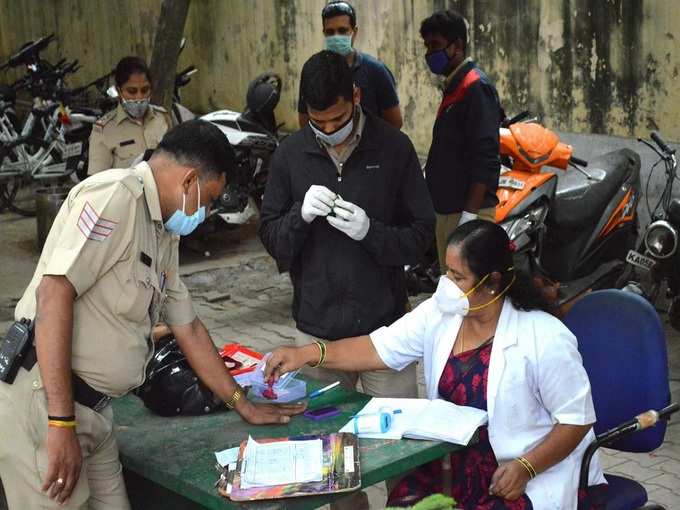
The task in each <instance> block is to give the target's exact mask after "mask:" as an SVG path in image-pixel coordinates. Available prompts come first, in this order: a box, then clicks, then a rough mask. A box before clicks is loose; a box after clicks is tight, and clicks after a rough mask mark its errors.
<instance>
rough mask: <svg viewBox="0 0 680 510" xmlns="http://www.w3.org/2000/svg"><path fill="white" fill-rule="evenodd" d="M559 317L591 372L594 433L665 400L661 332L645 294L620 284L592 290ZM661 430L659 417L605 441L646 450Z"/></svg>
mask: <svg viewBox="0 0 680 510" xmlns="http://www.w3.org/2000/svg"><path fill="white" fill-rule="evenodd" d="M564 323H565V324H566V325H567V327H568V328H569V329H570V330H571V331H572V333H574V335H575V336H576V338H577V339H578V345H579V351H580V352H581V356H582V357H583V365H584V367H585V369H586V372H587V373H588V376H589V378H590V385H591V387H592V393H593V401H594V405H595V414H596V415H597V423H596V424H595V433H596V434H601V433H602V432H605V431H606V430H609V429H611V428H613V427H615V426H617V425H620V424H621V423H623V422H625V421H628V420H630V419H631V418H633V417H634V416H636V415H637V414H640V413H642V412H644V411H647V410H649V409H657V410H658V409H661V408H662V407H665V406H667V405H668V404H669V403H670V387H669V383H668V360H667V354H666V337H665V335H664V331H663V327H662V324H661V320H660V319H659V315H658V313H657V312H656V310H655V309H654V307H653V306H652V305H651V304H650V303H649V302H648V301H647V300H645V299H644V298H642V297H640V296H638V295H636V294H633V293H630V292H624V291H622V290H613V289H612V290H601V291H597V292H593V293H591V294H588V295H587V296H585V297H583V298H581V299H580V300H579V301H578V302H577V303H576V304H575V305H574V307H573V308H572V309H571V310H570V311H569V313H568V314H567V316H566V317H565V319H564ZM665 432H666V423H665V422H660V423H659V424H657V425H656V426H655V427H652V428H650V429H647V430H645V431H643V432H639V433H637V434H632V435H630V436H628V437H626V438H623V439H621V440H619V441H617V442H615V443H613V444H612V445H609V446H608V447H610V448H614V449H616V450H623V451H629V452H648V451H651V450H654V449H655V448H658V447H659V446H660V445H661V443H662V442H663V438H664V434H665Z"/></svg>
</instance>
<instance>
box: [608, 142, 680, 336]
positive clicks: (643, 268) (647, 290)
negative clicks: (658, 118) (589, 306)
mask: <svg viewBox="0 0 680 510" xmlns="http://www.w3.org/2000/svg"><path fill="white" fill-rule="evenodd" d="M650 137H651V139H652V140H653V141H654V143H655V144H656V146H654V145H653V144H651V143H650V142H648V141H647V140H643V139H641V138H638V140H639V141H640V142H641V143H644V144H645V145H646V146H647V147H649V148H650V149H652V150H653V151H654V152H655V153H656V154H657V155H658V156H659V160H658V161H657V162H656V163H655V164H654V166H653V167H652V172H653V170H654V168H655V167H656V166H657V165H659V164H660V163H663V164H664V167H665V170H666V184H665V186H664V190H663V192H662V194H661V197H660V198H659V201H658V202H657V203H656V205H655V207H654V209H652V208H651V207H650V205H649V198H648V199H647V209H648V212H649V216H650V223H649V224H648V225H647V226H646V228H645V230H644V235H643V236H642V239H641V241H640V243H639V244H638V246H637V247H636V249H631V250H629V251H628V254H627V256H626V262H627V264H628V266H627V268H626V272H625V273H624V275H623V276H622V278H621V285H620V286H621V287H623V290H626V291H629V292H634V293H636V294H639V295H641V296H643V297H645V298H646V299H647V300H648V301H649V302H650V303H652V305H657V302H658V301H659V297H660V295H661V290H662V289H663V287H664V284H665V289H666V298H667V299H669V300H670V304H669V307H668V318H669V321H670V323H671V326H673V328H675V329H676V330H679V331H680V263H679V262H680V260H679V259H678V257H679V255H678V250H677V248H678V232H679V231H680V199H678V198H673V184H674V182H675V180H676V178H677V168H678V162H677V159H676V157H675V150H673V149H671V148H670V147H669V146H668V144H667V143H666V142H665V141H664V140H663V138H662V137H661V135H660V134H659V133H657V132H652V133H651V135H650ZM651 177H652V174H651V173H650V176H649V178H648V181H647V188H649V180H651Z"/></svg>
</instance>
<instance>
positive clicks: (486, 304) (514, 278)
mask: <svg viewBox="0 0 680 510" xmlns="http://www.w3.org/2000/svg"><path fill="white" fill-rule="evenodd" d="M513 269H514V268H513V267H510V268H508V269H507V271H511V270H513ZM516 279H517V275H515V274H513V275H512V280H510V283H508V285H507V287H505V288H504V289H503V291H502V292H499V294H498V295H497V296H496V297H495V298H493V299H492V300H491V301H489V302H488V303H485V304H483V305H479V306H473V307H472V308H468V312H476V311H477V310H481V309H482V308H486V307H487V306H489V305H491V304H493V303H495V302H496V301H498V300H499V299H500V298H501V297H503V296H504V295H505V293H506V292H507V291H508V290H510V287H512V284H513V283H515V280H516Z"/></svg>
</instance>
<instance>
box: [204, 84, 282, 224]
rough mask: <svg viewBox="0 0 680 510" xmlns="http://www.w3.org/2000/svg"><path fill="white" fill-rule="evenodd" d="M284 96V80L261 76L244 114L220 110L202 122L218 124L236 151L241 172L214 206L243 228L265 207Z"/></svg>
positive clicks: (216, 211)
mask: <svg viewBox="0 0 680 510" xmlns="http://www.w3.org/2000/svg"><path fill="white" fill-rule="evenodd" d="M280 97H281V78H280V77H279V76H278V75H276V74H274V73H271V72H267V73H264V74H261V75H260V76H258V77H257V78H255V79H254V80H253V81H252V82H251V83H250V85H249V86H248V92H247V95H246V105H247V107H246V110H245V111H244V112H243V113H239V112H235V111H232V110H219V111H216V112H211V113H208V114H207V115H203V116H202V117H201V119H203V120H207V121H210V122H212V123H213V124H215V125H216V126H217V127H218V128H220V130H221V131H222V133H224V135H225V136H226V137H227V139H228V140H229V143H231V145H232V146H233V147H234V151H235V152H236V160H237V170H236V174H235V176H234V178H233V179H231V181H230V182H229V184H228V185H227V188H226V189H225V191H224V193H223V194H222V196H221V197H220V199H219V201H218V203H217V204H216V205H215V207H214V212H213V215H216V216H217V217H219V218H221V220H223V221H224V222H226V223H229V224H233V225H242V224H244V223H246V222H247V221H248V220H250V219H251V218H253V217H254V216H256V215H258V214H259V210H260V207H261V206H262V198H263V196H264V189H265V185H266V184H267V176H268V175H269V160H270V158H271V156H272V154H273V153H274V151H275V150H276V148H277V147H278V145H279V141H280V139H281V138H280V136H279V129H280V128H281V126H282V125H283V124H279V125H277V124H276V118H275V116H274V109H275V108H276V105H277V104H278V102H279V99H280Z"/></svg>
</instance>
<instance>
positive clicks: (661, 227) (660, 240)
mask: <svg viewBox="0 0 680 510" xmlns="http://www.w3.org/2000/svg"><path fill="white" fill-rule="evenodd" d="M645 247H646V248H647V251H648V252H649V253H650V254H651V255H653V256H654V257H656V258H658V259H667V258H668V257H670V256H671V255H673V254H674V253H675V251H676V250H677V248H678V233H677V232H676V231H675V229H674V228H673V226H672V225H671V224H670V223H668V222H667V221H663V220H659V221H655V222H654V223H652V224H651V225H649V226H648V227H647V231H646V232H645Z"/></svg>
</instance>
